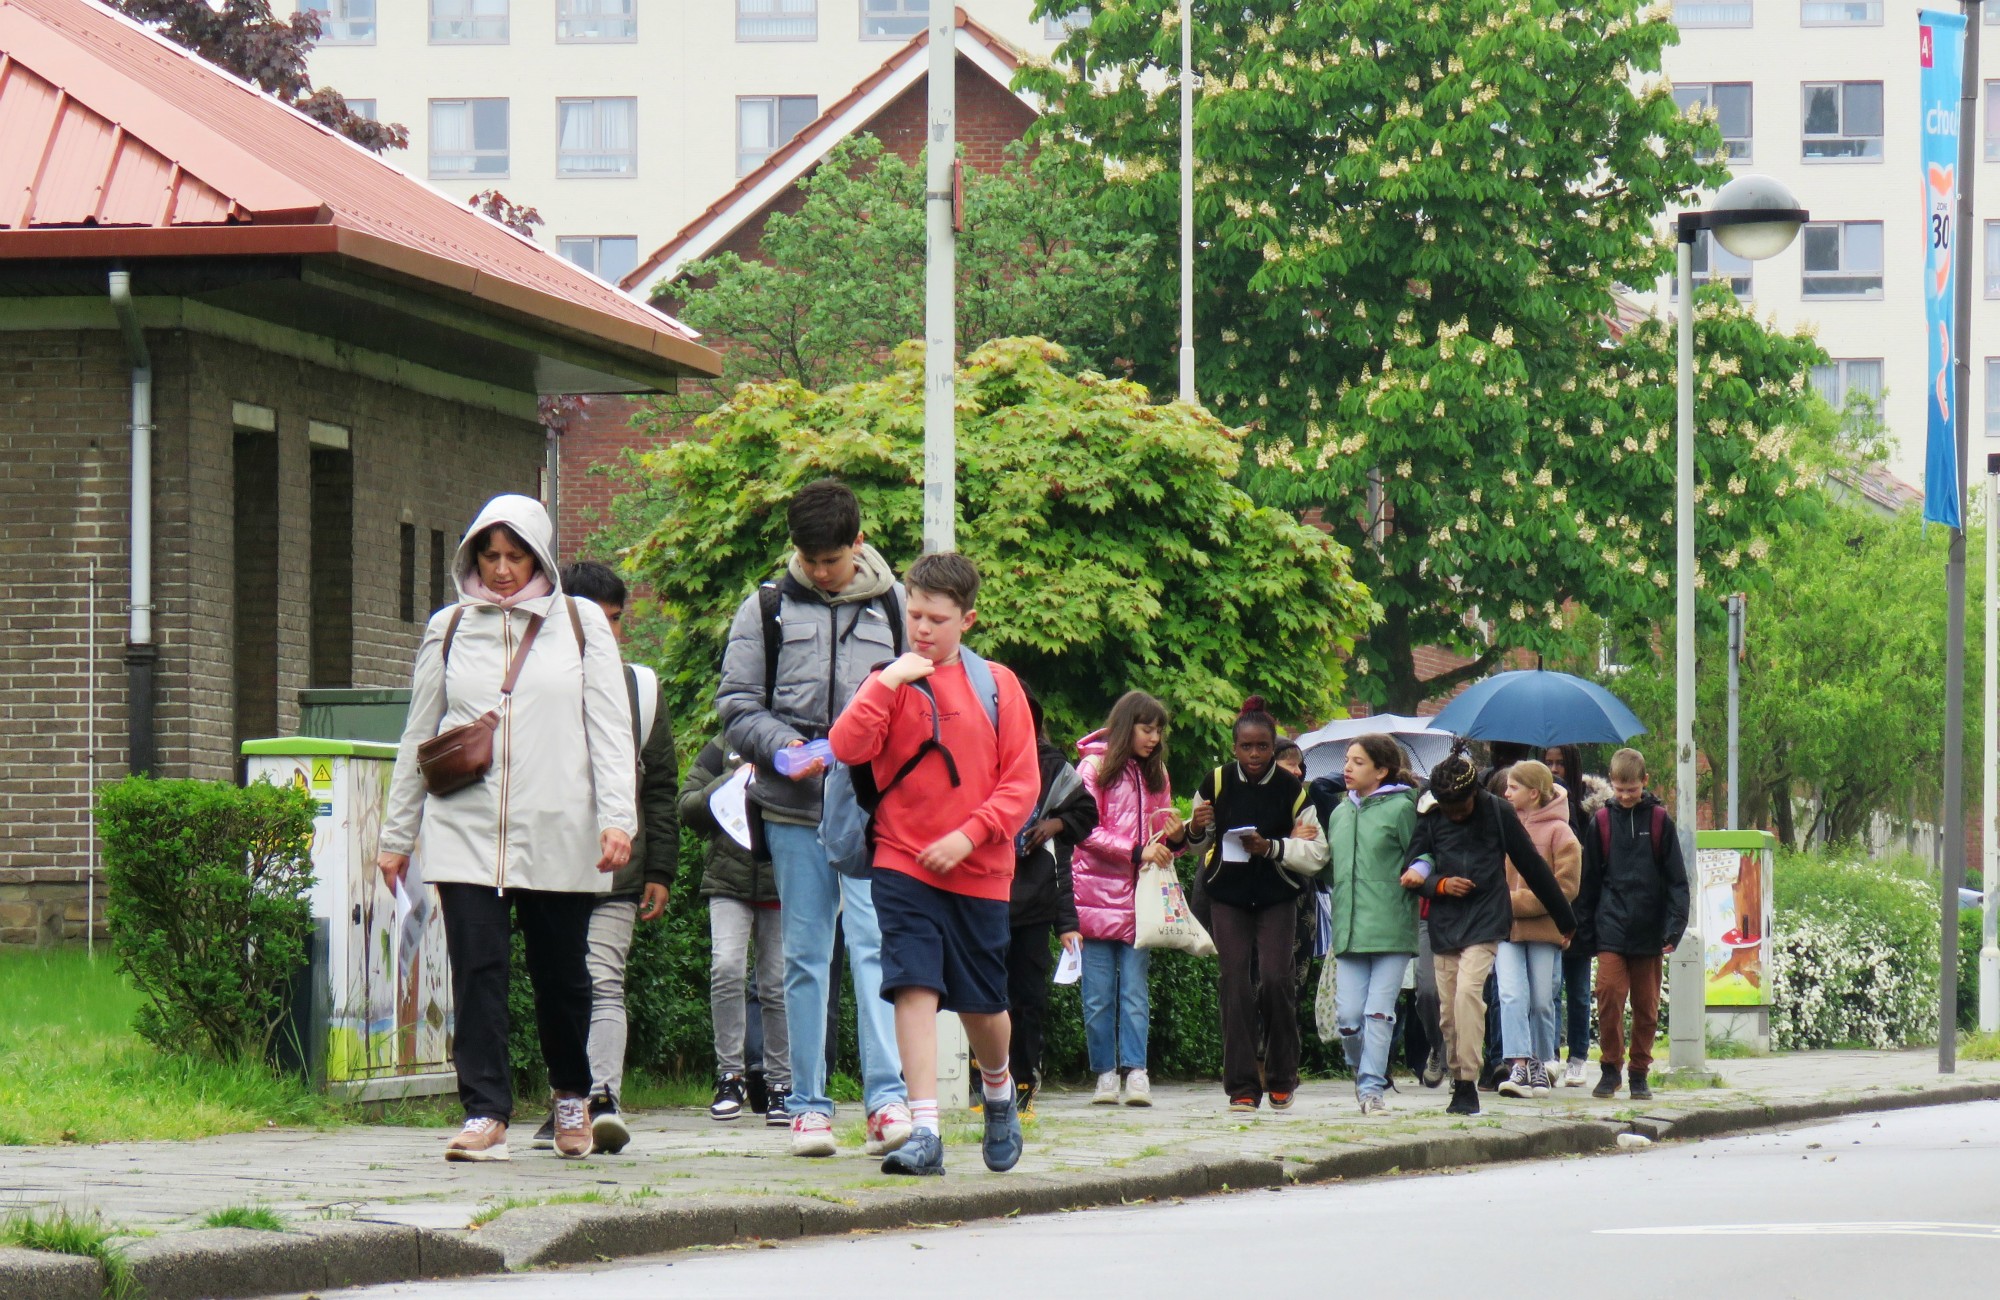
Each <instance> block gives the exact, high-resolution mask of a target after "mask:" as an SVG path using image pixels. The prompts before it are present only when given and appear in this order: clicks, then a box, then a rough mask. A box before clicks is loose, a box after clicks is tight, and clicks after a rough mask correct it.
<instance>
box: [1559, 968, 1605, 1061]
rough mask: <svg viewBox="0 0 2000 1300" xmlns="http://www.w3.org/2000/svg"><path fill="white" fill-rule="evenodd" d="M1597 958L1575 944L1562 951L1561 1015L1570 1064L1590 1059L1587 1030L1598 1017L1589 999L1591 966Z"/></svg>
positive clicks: (1595, 1007)
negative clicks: (1563, 1020) (1566, 1036)
mask: <svg viewBox="0 0 2000 1300" xmlns="http://www.w3.org/2000/svg"><path fill="white" fill-rule="evenodd" d="M1596 955H1597V954H1596V953H1594V952H1592V951H1591V950H1590V949H1588V948H1585V947H1583V945H1581V944H1577V943H1572V944H1570V946H1569V947H1567V948H1565V949H1563V956H1562V997H1563V1016H1564V1019H1565V1020H1566V1022H1567V1024H1566V1027H1565V1029H1566V1033H1567V1035H1568V1038H1569V1059H1570V1060H1572V1061H1587V1060H1589V1059H1590V1031H1591V1028H1592V1025H1593V1023H1594V1021H1595V1020H1596V1018H1597V1004H1596V1003H1595V1002H1593V1001H1591V998H1590V963H1591V960H1592V958H1594V957H1595V956H1596Z"/></svg>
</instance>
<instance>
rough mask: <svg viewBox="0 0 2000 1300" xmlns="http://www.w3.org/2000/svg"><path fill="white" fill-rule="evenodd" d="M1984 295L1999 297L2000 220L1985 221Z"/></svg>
mask: <svg viewBox="0 0 2000 1300" xmlns="http://www.w3.org/2000/svg"><path fill="white" fill-rule="evenodd" d="M1986 296H1987V297H1989V298H2000V221H1989V222H1987V223H1986Z"/></svg>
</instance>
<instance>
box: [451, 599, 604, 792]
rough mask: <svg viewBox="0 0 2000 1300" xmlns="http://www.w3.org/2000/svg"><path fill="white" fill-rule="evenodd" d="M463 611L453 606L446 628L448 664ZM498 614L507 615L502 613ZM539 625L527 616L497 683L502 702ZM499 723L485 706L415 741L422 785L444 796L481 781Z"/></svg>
mask: <svg viewBox="0 0 2000 1300" xmlns="http://www.w3.org/2000/svg"><path fill="white" fill-rule="evenodd" d="M464 613H465V607H464V606H460V607H459V608H458V609H456V610H454V611H453V612H452V616H451V625H450V626H449V627H447V628H446V629H445V633H444V654H443V658H444V664H445V666H446V667H447V668H448V667H450V665H451V642H452V638H453V637H455V636H457V635H458V620H459V616H460V615H462V614H464ZM501 617H502V618H505V617H506V615H505V614H504V613H503V614H502V615H501ZM572 617H574V614H572ZM541 628H542V616H541V615H539V614H537V615H535V617H533V618H531V619H529V620H528V630H527V632H526V633H525V634H523V635H522V637H521V646H520V648H519V649H517V650H516V651H514V660H513V662H512V663H510V664H508V665H507V679H506V680H505V681H504V682H502V683H501V684H500V700H501V703H502V705H504V704H505V703H506V700H507V697H508V696H510V695H512V694H513V693H514V683H515V682H517V681H518V680H520V677H521V665H522V664H523V663H525V662H526V661H527V658H528V648H529V647H530V646H532V645H534V644H535V633H537V632H539V631H541ZM499 727H500V710H499V709H488V710H487V711H486V712H484V713H482V714H480V715H479V716H478V717H476V718H474V719H473V720H472V721H470V722H467V723H463V724H461V725H459V726H456V727H453V728H452V729H451V730H450V731H440V732H439V733H438V734H437V735H435V736H432V737H431V738H430V739H429V740H426V741H424V742H423V743H422V744H421V745H418V746H417V769H418V770H419V771H421V772H422V773H423V775H424V789H425V790H426V791H428V792H429V793H431V794H433V795H436V796H438V797H439V798H443V797H444V796H445V795H448V794H456V793H458V792H459V791H460V790H463V789H465V788H466V787H467V786H469V785H477V784H478V783H479V782H481V781H484V780H485V779H486V773H487V771H488V770H489V769H490V768H491V767H492V766H493V733H494V732H495V731H497V730H498V729H499Z"/></svg>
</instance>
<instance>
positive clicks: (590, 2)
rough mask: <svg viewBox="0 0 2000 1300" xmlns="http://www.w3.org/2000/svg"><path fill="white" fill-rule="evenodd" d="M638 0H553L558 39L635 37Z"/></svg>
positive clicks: (616, 39)
mask: <svg viewBox="0 0 2000 1300" xmlns="http://www.w3.org/2000/svg"><path fill="white" fill-rule="evenodd" d="M638 6H639V0H556V39H557V40H558V41H636V40H638V39H639V14H638Z"/></svg>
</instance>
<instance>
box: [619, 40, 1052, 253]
mask: <svg viewBox="0 0 2000 1300" xmlns="http://www.w3.org/2000/svg"><path fill="white" fill-rule="evenodd" d="M954 12H955V13H956V15H957V18H958V27H959V30H960V31H963V32H964V33H965V34H966V35H967V36H968V37H970V38H971V39H972V40H974V41H976V42H977V43H978V44H980V45H982V46H984V47H985V48H986V49H987V50H989V51H991V52H992V53H993V54H994V55H995V56H996V57H997V58H998V59H999V60H1000V62H1001V63H1003V64H1005V65H1006V66H1007V67H1008V68H1010V69H1011V68H1018V67H1020V66H1021V60H1022V55H1021V52H1020V51H1019V50H1017V49H1015V48H1014V46H1013V45H1011V44H1009V43H1008V41H1007V40H1006V39H1005V38H1004V37H1001V36H999V35H997V34H996V33H994V32H993V31H991V30H990V29H988V28H986V27H983V26H981V25H980V24H979V23H978V22H977V21H975V20H974V19H973V18H972V16H971V15H969V14H967V13H966V12H965V10H963V9H959V10H955V11H954ZM930 43H931V34H930V30H929V29H928V28H926V29H925V30H923V31H921V32H919V33H917V35H915V36H913V37H911V38H910V40H909V41H908V42H907V43H905V44H903V45H901V46H899V47H897V49H896V51H895V52H894V53H892V54H891V55H890V56H889V57H888V58H887V59H884V60H883V61H882V65H881V66H880V67H878V68H876V69H875V70H874V71H873V72H871V73H869V74H868V75H867V76H866V77H864V78H863V79H862V80H861V81H860V83H859V84H857V85H856V86H855V87H854V89H852V90H850V91H848V92H847V93H846V94H845V95H843V96H841V98H840V99H839V101H838V102H836V103H835V104H833V105H832V106H831V107H830V108H828V109H827V110H826V111H825V112H824V113H821V114H820V115H819V116H818V117H816V118H814V119H813V120H812V121H811V122H809V123H808V124H807V125H806V126H805V127H803V128H802V129H801V130H800V131H799V133H798V134H797V135H795V136H793V137H792V138H791V139H790V140H787V141H786V142H785V143H784V145H783V146H782V147H780V148H779V149H778V150H777V151H776V152H775V153H773V154H771V155H770V156H769V157H768V158H766V159H764V161H763V162H762V163H760V164H758V165H757V167H756V169H755V170H753V171H751V172H750V173H748V174H747V175H745V176H744V177H743V179H741V180H739V181H737V182H736V184H734V185H732V186H730V187H729V189H728V190H726V191H724V193H723V195H722V197H721V198H718V199H717V200H716V201H715V202H713V203H711V204H709V205H708V206H707V207H706V208H704V209H702V211H701V215H699V216H697V217H696V218H695V219H694V220H693V221H690V222H688V223H687V225H685V226H683V227H681V229H680V231H679V233H677V234H675V235H674V237H673V238H672V239H669V240H668V241H667V242H666V243H664V244H662V245H660V247H658V248H656V249H654V250H653V253H652V255H651V256H650V257H648V258H646V260H645V261H643V262H641V263H640V264H639V265H638V266H637V267H635V268H634V269H633V270H632V271H631V272H630V273H629V274H627V275H626V276H625V278H624V279H622V280H620V281H619V282H618V283H619V285H620V286H621V287H622V288H624V289H626V290H628V291H630V290H637V289H638V288H639V287H640V286H642V285H644V284H645V282H646V280H647V279H648V278H649V277H650V276H651V275H652V274H653V272H655V271H657V270H658V269H659V268H660V267H662V266H664V265H665V264H666V263H667V262H668V261H669V260H671V259H672V258H673V256H674V254H676V253H678V252H680V251H681V250H682V249H683V248H686V247H687V246H688V245H689V244H691V243H693V242H694V241H695V240H696V239H697V238H699V237H701V236H702V235H704V234H705V233H709V232H710V230H711V227H713V226H714V225H715V223H716V222H718V221H723V220H727V219H728V217H729V214H730V212H731V210H732V209H733V208H735V207H736V206H737V204H738V203H739V202H740V201H741V200H742V199H743V198H744V196H746V195H748V194H750V193H751V192H753V191H754V190H756V189H757V187H758V186H760V185H762V184H763V183H764V181H765V180H766V179H767V178H768V177H770V176H771V175H772V174H773V173H775V172H778V171H780V170H782V169H783V168H784V167H785V166H787V165H788V164H789V163H790V162H791V161H792V160H793V159H794V158H796V157H798V156H799V155H800V154H802V153H810V154H812V155H813V157H814V158H815V159H817V158H818V157H819V156H821V155H823V154H825V153H826V152H827V150H829V149H831V148H832V147H833V146H834V145H835V144H838V143H839V142H840V140H841V139H843V138H844V136H842V135H836V134H832V133H833V131H834V128H835V126H836V125H837V124H838V123H839V121H840V120H841V119H842V118H843V117H845V116H846V115H847V114H848V113H849V112H850V111H851V110H852V109H853V108H854V106H855V105H856V104H859V103H860V102H861V101H862V100H864V99H866V98H867V97H868V95H869V93H870V92H871V91H873V90H874V89H875V88H876V87H877V86H879V85H881V84H882V83H883V82H885V81H887V80H888V79H889V78H890V77H892V76H894V75H895V74H896V72H897V71H898V70H900V69H901V68H903V67H905V66H906V65H908V64H909V63H911V62H913V61H914V60H915V59H916V58H917V56H918V55H920V54H925V53H926V52H927V51H928V50H929V48H930ZM960 49H961V55H962V52H963V47H962V46H961V47H960ZM919 79H920V80H921V78H919ZM863 125H866V124H865V123H864V124H863ZM761 210H762V209H759V211H761ZM751 215H752V216H754V215H755V214H751ZM749 219H750V218H749V217H748V216H745V217H743V218H742V219H740V220H737V221H734V222H731V224H730V229H728V230H724V231H721V232H720V234H719V238H723V239H726V238H728V237H729V236H730V235H732V234H734V233H735V232H736V231H737V230H739V229H741V228H742V227H743V226H744V225H745V224H747V223H748V221H749Z"/></svg>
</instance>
